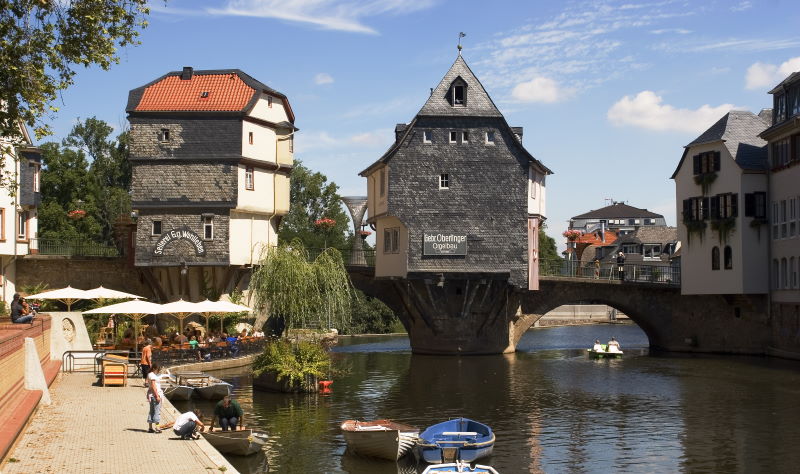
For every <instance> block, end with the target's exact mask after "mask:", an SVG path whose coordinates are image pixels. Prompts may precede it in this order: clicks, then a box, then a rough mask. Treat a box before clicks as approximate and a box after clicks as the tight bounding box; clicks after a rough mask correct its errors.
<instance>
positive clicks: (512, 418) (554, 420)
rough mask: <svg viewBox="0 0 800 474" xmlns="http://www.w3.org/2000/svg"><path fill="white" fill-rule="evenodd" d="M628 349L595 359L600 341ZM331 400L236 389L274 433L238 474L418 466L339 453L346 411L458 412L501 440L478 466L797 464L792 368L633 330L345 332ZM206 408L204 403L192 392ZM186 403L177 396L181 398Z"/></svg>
mask: <svg viewBox="0 0 800 474" xmlns="http://www.w3.org/2000/svg"><path fill="white" fill-rule="evenodd" d="M611 336H615V337H616V338H617V340H619V341H620V343H621V345H622V349H623V350H624V351H625V356H624V358H622V359H617V360H593V359H590V358H588V357H587V356H586V354H585V348H586V347H588V346H590V345H591V343H592V341H594V340H595V339H596V338H599V339H601V341H602V342H606V341H607V340H608V339H609V338H610V337H611ZM334 351H335V352H334V357H335V361H336V365H337V367H339V368H342V369H344V370H345V371H346V373H345V374H343V375H340V376H338V377H336V378H335V381H334V384H333V392H332V393H331V394H329V395H318V394H313V395H288V394H274V393H266V392H261V391H255V392H254V391H253V389H252V385H251V378H250V376H249V375H247V374H246V373H243V372H242V371H241V370H233V371H220V372H217V373H216V374H217V375H218V376H220V377H222V378H224V379H225V380H228V381H229V382H231V383H233V384H234V385H235V395H236V397H237V398H238V400H239V401H240V403H241V405H242V407H243V408H244V410H245V412H246V420H245V421H246V423H247V424H248V425H250V426H252V427H257V428H259V429H261V430H263V431H265V432H267V433H268V434H269V441H268V445H267V449H266V450H265V451H264V453H263V454H259V455H255V456H250V457H248V458H241V457H233V456H232V457H230V458H229V459H230V461H231V462H232V463H233V464H234V466H236V467H237V469H239V470H240V471H241V472H243V473H248V472H250V473H257V472H279V473H351V474H355V473H359V474H360V473H364V474H366V473H369V474H373V473H374V474H381V473H409V474H411V473H417V472H422V469H423V468H424V466H423V464H422V463H420V464H419V465H417V463H416V462H415V460H414V458H413V457H409V456H406V458H404V459H403V460H401V461H400V462H399V463H397V464H395V463H391V462H384V461H372V460H369V459H363V458H359V457H357V456H352V455H350V454H349V453H345V449H346V445H345V442H344V438H343V437H342V435H341V434H340V431H339V424H340V423H341V422H342V421H343V420H345V419H361V420H368V419H375V418H391V419H394V420H397V421H400V422H403V423H408V424H412V425H416V426H419V427H421V428H423V429H424V427H426V426H428V425H431V424H434V423H437V422H439V421H444V420H446V419H448V418H452V417H458V416H465V417H468V418H473V419H475V420H478V421H481V422H483V423H486V424H488V425H490V426H491V427H492V429H493V430H494V431H495V434H496V436H497V442H496V444H495V449H494V454H493V455H492V457H491V458H487V459H485V460H483V461H481V462H482V463H484V464H490V465H492V466H494V467H495V468H496V469H497V470H498V471H499V472H500V473H502V474H509V473H528V472H531V473H538V472H544V473H562V472H563V473H582V472H586V473H594V472H603V473H606V472H648V473H657V472H664V473H673V472H797V469H798V468H797V466H799V465H800V450H798V449H797V446H798V445H800V363H797V362H794V361H785V360H780V359H769V358H756V357H732V356H690V355H674V354H670V355H666V354H651V353H649V350H648V343H647V337H646V336H645V334H644V333H643V332H642V331H641V330H640V329H639V328H638V327H637V326H635V325H632V324H624V325H622V324H617V325H595V326H573V327H557V328H542V329H533V330H530V331H528V332H527V333H526V334H525V336H524V337H523V338H522V340H521V341H520V344H519V346H518V350H517V352H516V353H514V354H507V355H496V356H468V357H443V356H420V355H412V354H411V352H410V347H409V344H408V339H407V338H406V337H398V336H375V337H357V338H341V339H340V342H339V345H338V346H337V347H335V349H334ZM195 403H197V405H198V407H199V408H201V409H202V410H204V411H205V413H208V414H210V412H211V411H212V407H213V405H212V404H210V403H208V402H203V401H197V402H195ZM179 408H181V409H186V408H187V406H186V405H182V406H181V405H179Z"/></svg>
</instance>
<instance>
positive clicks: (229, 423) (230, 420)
mask: <svg viewBox="0 0 800 474" xmlns="http://www.w3.org/2000/svg"><path fill="white" fill-rule="evenodd" d="M216 418H219V426H221V427H222V431H228V428H230V429H231V431H236V426H237V425H239V426H242V425H243V424H244V423H243V421H242V420H243V418H244V412H243V411H242V407H241V406H239V402H237V401H236V400H231V396H230V395H225V397H224V398H223V399H222V400H220V401H219V402H218V403H217V406H216V407H214V417H213V418H211V427H210V429H209V431H211V430H213V429H214V419H216Z"/></svg>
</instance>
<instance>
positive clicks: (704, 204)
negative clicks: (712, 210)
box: [683, 197, 710, 221]
mask: <svg viewBox="0 0 800 474" xmlns="http://www.w3.org/2000/svg"><path fill="white" fill-rule="evenodd" d="M709 203H710V199H709V198H707V197H693V198H689V199H684V200H683V218H684V219H685V220H688V221H702V220H706V219H708V211H709Z"/></svg>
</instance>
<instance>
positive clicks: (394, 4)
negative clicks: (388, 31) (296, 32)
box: [206, 0, 437, 34]
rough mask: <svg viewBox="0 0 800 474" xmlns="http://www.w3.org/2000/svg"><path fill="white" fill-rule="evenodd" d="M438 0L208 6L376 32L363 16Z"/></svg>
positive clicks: (288, 0) (281, 0)
mask: <svg viewBox="0 0 800 474" xmlns="http://www.w3.org/2000/svg"><path fill="white" fill-rule="evenodd" d="M436 1H437V0H416V1H414V2H407V1H404V0H360V1H358V0H345V1H343V0H227V2H226V4H225V6H224V7H223V8H209V9H207V10H206V11H207V12H208V13H210V14H214V15H230V16H248V17H257V18H275V19H278V20H285V21H290V22H297V23H306V24H310V25H314V26H317V27H320V28H323V29H328V30H337V31H346V32H350V33H366V34H377V33H378V32H377V31H376V30H375V29H373V28H372V27H370V26H367V25H365V24H364V23H363V22H362V21H361V20H362V19H364V18H369V17H374V16H379V15H387V14H388V15H402V14H407V13H412V12H415V11H419V10H425V9H427V8H430V7H431V6H433V5H434V3H435V2H436Z"/></svg>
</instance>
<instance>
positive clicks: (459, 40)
mask: <svg viewBox="0 0 800 474" xmlns="http://www.w3.org/2000/svg"><path fill="white" fill-rule="evenodd" d="M465 36H467V34H466V33H464V32H463V31H460V32H459V33H458V55H459V56H461V38H463V37H465Z"/></svg>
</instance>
